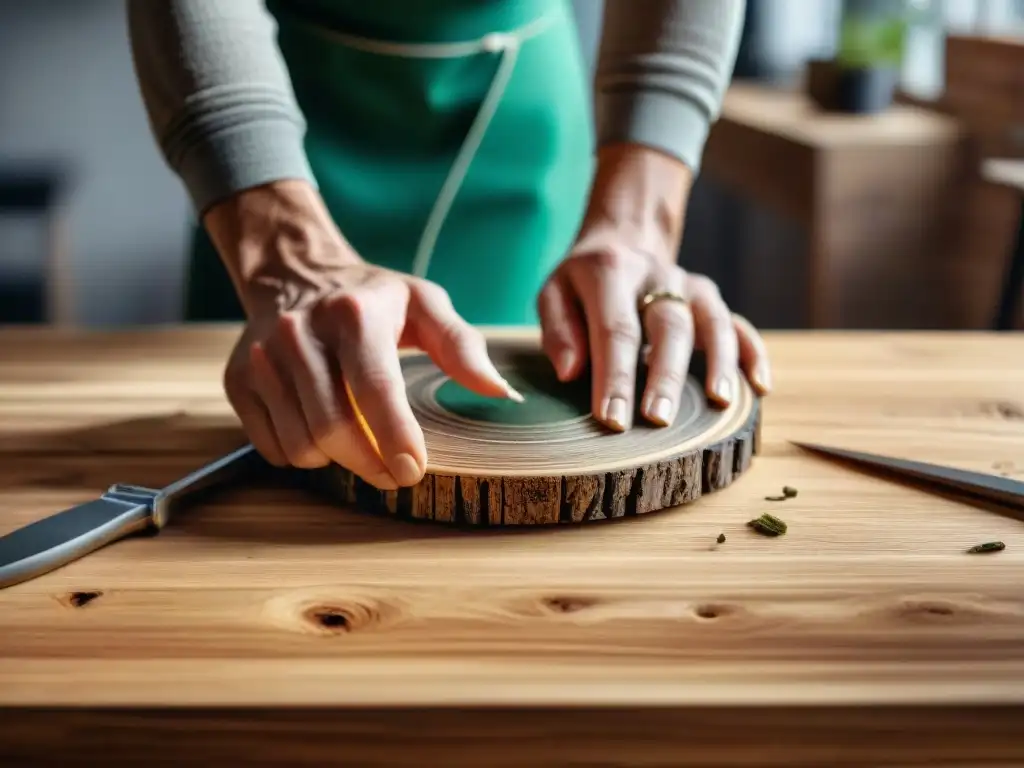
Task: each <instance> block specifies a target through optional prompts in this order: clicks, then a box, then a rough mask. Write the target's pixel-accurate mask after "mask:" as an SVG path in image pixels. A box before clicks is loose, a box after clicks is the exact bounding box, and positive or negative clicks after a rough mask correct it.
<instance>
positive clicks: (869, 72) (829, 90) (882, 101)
mask: <svg viewBox="0 0 1024 768" xmlns="http://www.w3.org/2000/svg"><path fill="white" fill-rule="evenodd" d="M899 77H900V73H899V70H898V69H897V68H895V67H847V66H843V65H842V64H840V63H839V62H837V61H835V60H834V59H816V60H813V61H810V62H808V64H807V83H806V89H807V94H808V96H809V97H810V99H811V100H812V101H813V102H814V103H815V104H817V105H818V107H820V108H821V109H824V110H826V111H828V112H845V113H849V114H859V115H864V114H875V113H877V112H883V111H885V110H886V109H888V108H889V107H890V106H891V105H892V102H893V97H894V95H895V93H896V86H897V84H898V83H899Z"/></svg>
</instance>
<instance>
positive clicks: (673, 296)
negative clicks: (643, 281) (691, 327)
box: [640, 291, 690, 313]
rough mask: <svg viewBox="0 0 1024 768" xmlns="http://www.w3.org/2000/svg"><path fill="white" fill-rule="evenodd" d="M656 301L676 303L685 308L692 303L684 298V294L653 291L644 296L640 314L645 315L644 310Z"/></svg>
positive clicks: (641, 301) (641, 300)
mask: <svg viewBox="0 0 1024 768" xmlns="http://www.w3.org/2000/svg"><path fill="white" fill-rule="evenodd" d="M656 301H674V302H677V303H678V304H682V305H683V306H686V305H688V304H689V303H690V300H689V299H687V298H686V297H685V296H683V294H681V293H676V292H675V291H651V292H650V293H646V294H644V297H643V298H642V299H640V312H641V313H643V311H644V310H646V309H647V308H648V307H649V306H651V305H652V304H654V303H655V302H656Z"/></svg>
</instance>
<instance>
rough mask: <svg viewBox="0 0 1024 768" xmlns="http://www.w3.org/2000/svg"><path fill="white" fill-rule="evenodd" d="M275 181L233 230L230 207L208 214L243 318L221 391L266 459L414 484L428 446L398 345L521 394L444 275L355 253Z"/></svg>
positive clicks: (301, 190)
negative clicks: (438, 280)
mask: <svg viewBox="0 0 1024 768" xmlns="http://www.w3.org/2000/svg"><path fill="white" fill-rule="evenodd" d="M280 186H281V185H277V187H276V188H271V189H267V190H262V191H255V192H253V193H247V195H248V197H247V199H246V200H244V201H239V202H238V203H237V205H244V206H246V207H248V208H249V209H250V210H248V211H246V212H244V214H243V216H244V217H247V218H249V220H250V221H251V222H253V223H251V224H250V225H249V226H247V227H245V228H244V232H242V231H236V232H232V228H233V227H232V226H227V225H224V222H225V221H227V220H229V218H230V220H237V218H238V216H237V213H236V215H235V216H233V217H225V218H224V219H215V220H214V221H213V222H212V226H211V223H208V229H210V231H211V235H213V236H214V238H215V242H216V241H219V243H218V248H219V249H227V250H222V251H221V252H222V253H225V252H227V253H234V252H235V251H234V250H232V249H239V250H240V251H241V255H240V256H239V257H238V258H235V259H228V262H229V264H230V265H234V268H233V269H232V270H231V271H232V272H233V274H232V278H233V279H234V281H235V284H236V287H238V288H239V295H240V297H241V298H242V301H243V304H244V306H245V309H246V313H247V316H248V322H247V324H246V327H245V330H244V332H243V333H242V335H241V337H240V338H239V340H238V342H237V344H236V345H235V348H234V350H233V351H232V353H231V356H230V358H229V361H228V364H227V366H226V368H225V371H224V388H225V391H226V393H227V397H228V400H229V401H230V403H231V406H232V407H233V408H234V410H235V412H236V413H237V414H238V416H239V418H240V419H241V421H242V424H243V427H244V429H245V431H246V432H247V434H248V436H249V438H250V439H251V441H252V443H253V445H254V446H255V448H256V449H257V450H258V451H259V452H260V454H262V455H263V457H264V458H266V459H267V460H268V461H269V462H270V463H271V464H274V465H276V466H289V465H290V466H294V467H299V468H307V469H310V468H315V467H321V466H325V465H327V464H328V463H330V462H335V463H337V464H340V465H342V466H344V467H346V468H347V469H349V470H350V471H352V472H353V473H355V474H356V475H358V476H359V477H361V478H362V479H363V480H365V481H366V482H368V483H371V484H372V485H374V486H376V487H377V488H381V489H385V490H393V489H395V488H397V487H399V486H409V485H414V484H415V483H417V482H418V481H419V480H420V479H421V478H422V476H423V473H424V471H425V468H426V447H425V444H424V438H423V433H422V431H421V429H420V427H419V424H418V423H417V421H416V419H415V417H414V415H413V413H412V410H411V408H410V406H409V402H408V399H407V397H406V390H405V382H404V379H403V376H402V371H401V367H400V364H399V349H400V348H401V347H418V348H420V349H422V350H423V351H424V352H426V353H427V354H428V355H429V356H430V357H431V359H432V360H433V361H434V362H435V363H436V364H437V365H438V367H439V368H440V369H441V370H442V371H444V372H445V374H447V375H448V376H450V377H451V378H452V379H454V380H455V381H457V382H459V383H460V384H462V385H463V386H465V387H467V388H468V389H470V390H472V391H474V392H477V393H479V394H481V395H484V396H488V397H512V398H514V399H517V398H518V395H517V393H515V391H514V390H512V389H511V387H510V386H509V385H508V384H507V383H506V382H505V380H504V379H503V378H502V377H501V375H500V374H499V373H498V371H497V370H496V369H495V368H494V365H493V364H492V362H491V360H490V357H489V356H488V353H487V347H486V342H485V339H484V337H483V335H482V334H481V333H480V332H479V331H478V330H476V329H475V328H473V327H472V326H470V325H469V324H468V323H467V322H466V321H465V320H463V319H462V318H461V317H460V316H459V315H458V314H457V312H456V311H455V309H454V307H453V306H452V303H451V301H450V300H449V298H448V294H447V293H446V292H445V291H444V290H443V289H442V288H440V287H439V286H438V285H436V284H434V283H431V282H428V281H425V280H420V279H417V278H413V277H409V276H407V275H403V274H400V273H396V272H393V271H390V270H386V269H382V268H379V267H374V266H371V265H369V264H366V263H365V262H363V261H362V260H361V259H360V258H359V257H358V256H356V255H355V254H354V252H353V251H352V249H351V247H350V246H349V245H348V244H347V242H346V241H345V240H344V239H343V238H342V237H341V235H340V233H338V232H337V231H336V230H335V229H334V228H333V226H332V225H329V224H328V222H326V221H325V220H324V219H325V217H326V215H327V214H326V212H325V211H323V210H321V209H319V207H318V206H317V205H316V204H315V202H311V200H310V195H311V194H313V195H315V193H312V190H310V189H308V188H305V187H304V186H302V185H300V186H298V188H297V189H296V188H294V187H291V186H288V185H284V191H283V193H282V189H281V188H280ZM282 194H284V196H283V198H282ZM315 199H318V198H315ZM311 211H312V212H313V214H311ZM311 216H312V218H313V220H310V218H311ZM218 224H220V225H221V226H218ZM346 390H350V391H351V397H352V399H353V400H354V402H355V404H356V406H357V408H358V412H361V414H362V416H363V418H364V419H365V422H366V425H367V426H368V428H369V431H370V434H369V435H368V434H367V433H366V431H365V430H364V429H363V428H362V425H361V424H360V423H359V418H358V413H357V411H356V410H355V409H354V408H353V402H352V400H350V398H349V394H348V392H347V391H346ZM374 440H375V441H376V446H375V445H374Z"/></svg>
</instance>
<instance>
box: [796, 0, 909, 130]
mask: <svg viewBox="0 0 1024 768" xmlns="http://www.w3.org/2000/svg"><path fill="white" fill-rule="evenodd" d="M911 9H912V6H911V7H908V5H907V4H906V3H904V2H898V1H896V0H845V2H844V3H843V7H842V14H841V17H840V23H839V44H838V48H837V51H836V55H835V56H834V57H833V58H831V59H827V60H816V61H813V62H810V63H809V65H808V91H809V93H810V96H811V98H812V99H813V100H814V101H815V102H817V103H818V105H819V106H821V107H822V108H824V109H828V110H832V111H839V112H854V113H875V112H880V111H882V110H884V109H886V108H888V107H889V106H890V105H891V104H892V101H893V96H894V94H895V91H896V86H897V84H898V83H899V78H900V69H901V67H902V64H903V54H904V49H905V46H906V37H907V27H908V24H909V22H910V12H911Z"/></svg>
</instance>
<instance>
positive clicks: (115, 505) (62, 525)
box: [0, 496, 152, 589]
mask: <svg viewBox="0 0 1024 768" xmlns="http://www.w3.org/2000/svg"><path fill="white" fill-rule="evenodd" d="M151 521H152V512H151V509H150V507H149V505H148V504H143V503H137V502H132V501H125V500H121V499H114V498H108V497H105V496H104V497H101V498H98V499H95V500H93V501H87V502H85V503H84V504H79V505H78V506H75V507H70V508H69V509H65V510H64V511H63V512H58V513H57V514H55V515H51V516H50V517H46V518H43V519H42V520H39V521H38V522H35V523H31V524H29V525H26V526H25V527H24V528H19V529H18V530H16V531H14V532H13V533H9V534H7V535H6V536H2V537H0V589H2V588H4V587H9V586H12V585H14V584H19V583H21V582H23V581H28V580H29V579H33V578H35V577H36V576H41V575H42V574H44V573H48V572H50V571H54V570H56V569H57V568H60V567H61V566H64V565H67V564H68V563H70V562H73V561H74V560H78V559H79V558H81V557H84V556H85V555H88V554H89V553H91V552H94V551H96V550H97V549H100V548H101V547H104V546H106V545H107V544H109V543H111V542H113V541H117V540H118V539H123V538H125V537H126V536H129V535H131V534H133V533H137V532H139V531H141V530H144V529H145V528H147V527H148V526H149V525H150V523H151Z"/></svg>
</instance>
